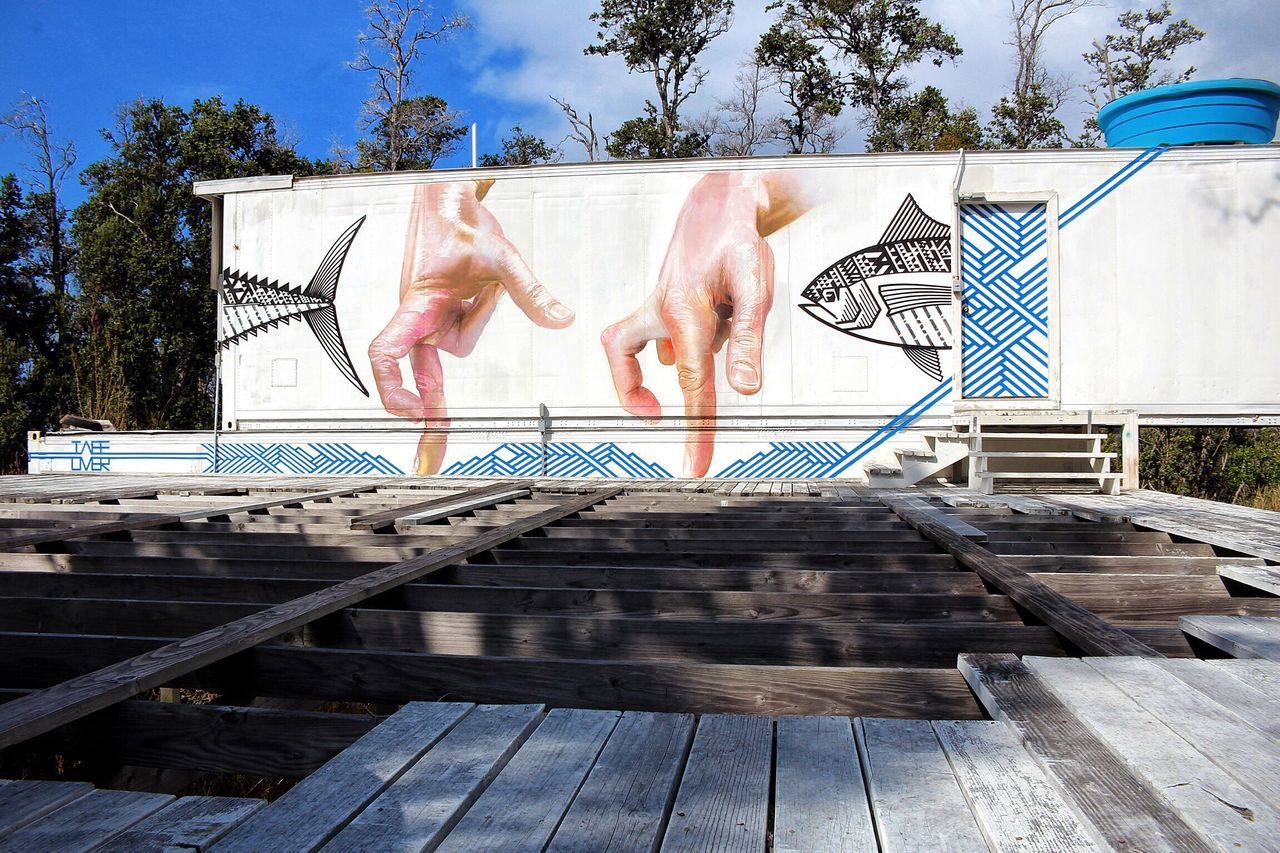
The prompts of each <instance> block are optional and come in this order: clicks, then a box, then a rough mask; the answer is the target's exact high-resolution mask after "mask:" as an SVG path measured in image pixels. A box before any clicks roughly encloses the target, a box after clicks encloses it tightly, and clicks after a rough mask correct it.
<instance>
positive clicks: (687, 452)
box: [663, 302, 719, 477]
mask: <svg viewBox="0 0 1280 853" xmlns="http://www.w3.org/2000/svg"><path fill="white" fill-rule="evenodd" d="M664 307H665V310H664V312H663V316H664V319H665V320H666V323H667V327H668V328H669V329H670V330H671V343H672V345H673V346H674V347H675V356H676V372H677V375H678V378H679V382H680V390H681V392H682V393H683V394H684V413H685V417H686V418H687V419H688V425H687V427H686V430H687V431H686V433H685V443H684V467H685V476H687V477H703V476H706V473H707V469H708V468H710V467H711V457H712V455H713V454H714V453H715V436H716V430H715V420H714V418H715V416H716V376H715V360H714V358H713V357H712V343H713V342H714V339H715V332H716V325H717V323H718V322H719V320H718V318H717V317H716V313H715V311H714V310H712V309H711V308H710V307H709V306H702V305H696V304H694V303H690V302H684V303H679V304H675V305H667V306H664Z"/></svg>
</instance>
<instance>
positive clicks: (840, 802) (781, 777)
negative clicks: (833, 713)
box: [773, 717, 876, 852]
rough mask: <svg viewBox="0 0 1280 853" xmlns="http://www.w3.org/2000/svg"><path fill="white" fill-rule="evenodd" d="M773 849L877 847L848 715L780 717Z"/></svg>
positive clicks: (865, 848)
mask: <svg viewBox="0 0 1280 853" xmlns="http://www.w3.org/2000/svg"><path fill="white" fill-rule="evenodd" d="M773 849H774V850H775V851H797V852H798V851H805V850H874V849H876V834H875V827H874V826H873V824H872V820H871V808H870V805H869V804H868V802H867V789H866V785H865V784H864V783H863V779H862V769H861V766H860V765H859V762H858V749H857V746H856V745H855V744H854V740H853V726H852V721H851V720H850V719H849V718H848V717H781V718H779V719H778V743H777V751H776V756H775V759H774V795H773Z"/></svg>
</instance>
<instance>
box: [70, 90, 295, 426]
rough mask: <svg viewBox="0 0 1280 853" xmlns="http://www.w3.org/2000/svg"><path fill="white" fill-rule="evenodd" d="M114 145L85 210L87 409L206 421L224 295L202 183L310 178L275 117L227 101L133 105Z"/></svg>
mask: <svg viewBox="0 0 1280 853" xmlns="http://www.w3.org/2000/svg"><path fill="white" fill-rule="evenodd" d="M103 137H104V138H105V139H106V141H107V142H108V144H109V145H110V147H111V154H110V156H108V157H107V158H106V159H104V160H100V161H98V162H96V163H93V164H91V165H90V166H88V167H87V168H86V169H85V170H84V173H83V175H82V181H83V183H84V184H85V186H86V188H87V189H88V191H89V196H88V198H87V199H86V200H85V201H84V203H82V204H81V205H80V206H79V207H77V208H76V210H75V214H74V224H73V226H72V234H73V236H74V238H75V241H76V244H77V246H78V254H77V267H76V271H77V278H78V281H79V284H80V291H81V292H80V298H79V301H78V303H79V304H78V312H77V313H78V319H79V324H80V327H81V330H82V334H83V336H84V338H85V340H84V342H83V343H82V344H81V346H80V347H79V349H78V352H77V353H76V354H75V355H76V365H77V380H78V387H79V398H80V400H79V403H80V405H79V407H78V408H79V410H80V412H81V413H84V414H90V415H91V416H94V415H96V416H100V417H109V418H110V419H111V420H113V421H115V423H116V425H117V426H122V427H128V428H135V429H192V428H205V427H207V426H208V424H209V422H210V413H211V410H212V406H211V403H212V399H213V363H214V342H213V335H212V334H211V330H212V329H213V328H214V294H213V292H212V291H211V290H210V289H209V272H208V271H209V241H210V236H211V228H210V215H209V205H208V204H207V203H206V202H205V201H204V200H203V199H199V198H196V197H195V196H193V195H192V193H191V184H192V182H193V181H197V180H210V179H218V178H236V177H247V176H250V175H261V174H275V175H278V174H286V173H292V174H310V173H312V172H314V171H316V168H317V164H315V163H312V162H310V161H308V160H305V159H303V158H301V157H298V156H297V154H295V153H294V152H293V151H292V150H291V149H289V148H287V147H285V146H284V145H283V144H281V143H280V141H279V139H278V137H277V135H276V129H275V121H274V119H273V118H272V117H271V116H270V115H269V114H268V113H266V112H264V111H262V110H261V109H259V108H258V107H256V106H252V105H248V104H245V103H244V102H237V103H236V104H235V105H234V106H232V107H230V108H228V107H226V106H225V105H224V104H223V102H222V100H221V99H220V98H211V99H209V100H207V101H196V102H195V103H194V104H192V106H191V108H190V109H189V110H184V109H182V108H181V107H176V106H171V105H168V104H165V103H163V102H162V101H159V100H149V101H143V100H139V101H135V102H134V103H132V104H128V105H126V106H125V107H123V108H122V109H121V111H120V113H119V114H118V116H117V121H116V126H115V128H114V129H112V130H107V131H103Z"/></svg>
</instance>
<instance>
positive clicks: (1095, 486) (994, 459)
mask: <svg viewBox="0 0 1280 853" xmlns="http://www.w3.org/2000/svg"><path fill="white" fill-rule="evenodd" d="M1106 437H1107V434H1106V433H1102V432H1069V431H1065V430H1046V431H1038V432H1012V431H980V432H977V433H974V434H972V435H971V436H970V438H969V444H970V447H971V448H972V450H971V452H970V454H969V487H970V488H972V489H977V490H978V491H980V492H982V493H984V494H988V495H989V494H993V493H994V492H995V491H996V490H997V489H998V488H1005V489H1008V490H1009V491H1016V492H1099V491H1100V492H1102V493H1103V494H1108V495H1113V494H1117V493H1118V492H1119V491H1120V482H1121V481H1122V480H1123V479H1124V474H1123V473H1122V472H1119V471H1112V470H1111V463H1112V460H1114V459H1115V458H1116V457H1117V454H1115V453H1105V452H1103V450H1102V442H1103V441H1104V440H1105V439H1106Z"/></svg>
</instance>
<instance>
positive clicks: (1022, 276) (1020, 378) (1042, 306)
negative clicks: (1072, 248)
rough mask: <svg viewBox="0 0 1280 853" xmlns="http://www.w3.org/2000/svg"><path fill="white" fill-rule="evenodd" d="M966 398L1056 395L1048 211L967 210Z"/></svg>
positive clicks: (1039, 207)
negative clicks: (1051, 341)
mask: <svg viewBox="0 0 1280 853" xmlns="http://www.w3.org/2000/svg"><path fill="white" fill-rule="evenodd" d="M960 220H961V223H962V225H963V228H962V231H961V240H960V247H961V257H962V259H963V260H962V267H961V269H962V270H963V276H964V297H963V298H964V307H965V315H964V324H963V326H964V348H963V354H962V359H963V365H964V367H963V375H964V396H966V397H969V398H974V397H986V398H994V397H1000V398H1007V397H1048V396H1049V253H1048V247H1047V246H1048V244H1047V243H1046V237H1045V228H1046V225H1045V205H1043V204H1019V205H1010V206H1002V205H998V204H974V205H964V206H963V207H961V208H960Z"/></svg>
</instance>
